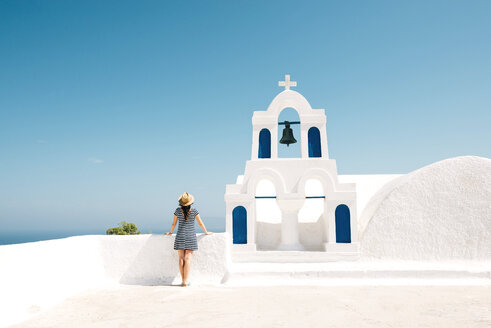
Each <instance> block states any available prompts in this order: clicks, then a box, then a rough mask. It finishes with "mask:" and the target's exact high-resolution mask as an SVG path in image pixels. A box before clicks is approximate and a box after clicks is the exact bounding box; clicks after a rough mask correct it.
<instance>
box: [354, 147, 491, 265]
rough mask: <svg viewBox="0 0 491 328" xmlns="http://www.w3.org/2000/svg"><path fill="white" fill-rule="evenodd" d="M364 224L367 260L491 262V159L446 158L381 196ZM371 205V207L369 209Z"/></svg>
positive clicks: (363, 247)
mask: <svg viewBox="0 0 491 328" xmlns="http://www.w3.org/2000/svg"><path fill="white" fill-rule="evenodd" d="M374 202H376V203H377V204H379V205H378V206H377V207H376V209H375V210H374V211H373V215H372V216H371V217H369V216H367V217H365V218H362V219H364V221H363V222H361V224H362V225H363V227H364V229H363V230H361V252H362V256H363V257H364V258H377V259H398V260H417V261H449V260H473V261H490V260H491V160H490V159H488V158H482V157H476V156H462V157H456V158H450V159H446V160H443V161H440V162H436V163H434V164H431V165H428V166H425V167H423V168H421V169H419V170H416V171H414V172H411V173H409V174H407V175H405V176H403V177H401V178H399V179H397V180H394V181H393V183H389V185H388V186H387V187H384V188H382V190H380V191H379V195H376V196H375V197H374ZM368 206H370V204H369V205H368Z"/></svg>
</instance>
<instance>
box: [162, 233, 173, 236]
mask: <svg viewBox="0 0 491 328" xmlns="http://www.w3.org/2000/svg"><path fill="white" fill-rule="evenodd" d="M164 235H166V236H171V235H172V232H166V233H164Z"/></svg>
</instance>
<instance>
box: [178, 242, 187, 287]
mask: <svg viewBox="0 0 491 328" xmlns="http://www.w3.org/2000/svg"><path fill="white" fill-rule="evenodd" d="M177 251H178V252H179V272H180V273H181V279H182V281H183V282H184V253H185V252H186V251H185V250H184V249H179V250H177Z"/></svg>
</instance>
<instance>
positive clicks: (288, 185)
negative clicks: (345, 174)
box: [225, 75, 359, 256]
mask: <svg viewBox="0 0 491 328" xmlns="http://www.w3.org/2000/svg"><path fill="white" fill-rule="evenodd" d="M279 86H283V87H285V90H283V91H282V92H280V93H279V94H278V95H277V96H276V97H275V98H274V99H273V101H272V102H271V104H270V105H269V107H268V109H267V110H265V111H255V112H254V114H253V116H252V127H253V133H252V153H251V159H250V160H248V161H247V162H246V168H245V172H244V175H241V176H239V177H238V178H237V182H236V183H235V184H228V185H227V186H226V192H225V202H226V232H227V233H229V234H230V237H231V238H230V240H231V241H232V243H233V245H232V253H233V254H245V253H249V254H250V253H254V254H255V255H256V256H261V254H265V253H268V252H265V251H276V253H278V252H279V251H306V252H309V253H311V252H314V251H315V252H316V253H319V252H323V253H336V254H338V255H339V254H346V255H353V254H357V253H358V249H359V243H358V233H357V213H356V211H357V209H356V185H355V184H354V183H340V182H339V181H338V174H337V167H336V161H335V160H334V159H330V158H329V152H328V145H327V133H326V115H325V111H324V109H312V107H311V106H310V104H309V102H308V101H307V100H306V99H305V97H303V96H302V95H301V94H300V93H298V92H296V91H294V90H291V89H290V87H292V86H296V82H293V81H290V76H289V75H286V76H285V81H281V82H279ZM287 108H288V109H294V110H295V111H296V112H297V113H298V117H299V121H296V122H288V123H289V124H291V125H295V124H297V125H299V126H300V130H299V131H300V135H299V136H295V138H296V139H298V142H299V145H300V153H301V156H300V157H298V158H280V157H279V156H278V150H279V147H287V146H286V145H285V144H281V143H280V142H279V140H278V139H279V138H278V132H279V130H278V127H282V128H283V127H284V126H288V125H287V122H280V121H279V116H280V113H281V112H282V111H283V110H284V109H287ZM284 133H285V132H284ZM297 253H298V252H297Z"/></svg>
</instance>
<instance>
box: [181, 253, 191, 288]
mask: <svg viewBox="0 0 491 328" xmlns="http://www.w3.org/2000/svg"><path fill="white" fill-rule="evenodd" d="M192 256H193V251H192V250H189V249H187V250H186V251H185V253H184V278H183V283H184V284H185V285H186V284H187V283H188V278H189V270H190V269H191V257H192Z"/></svg>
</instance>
